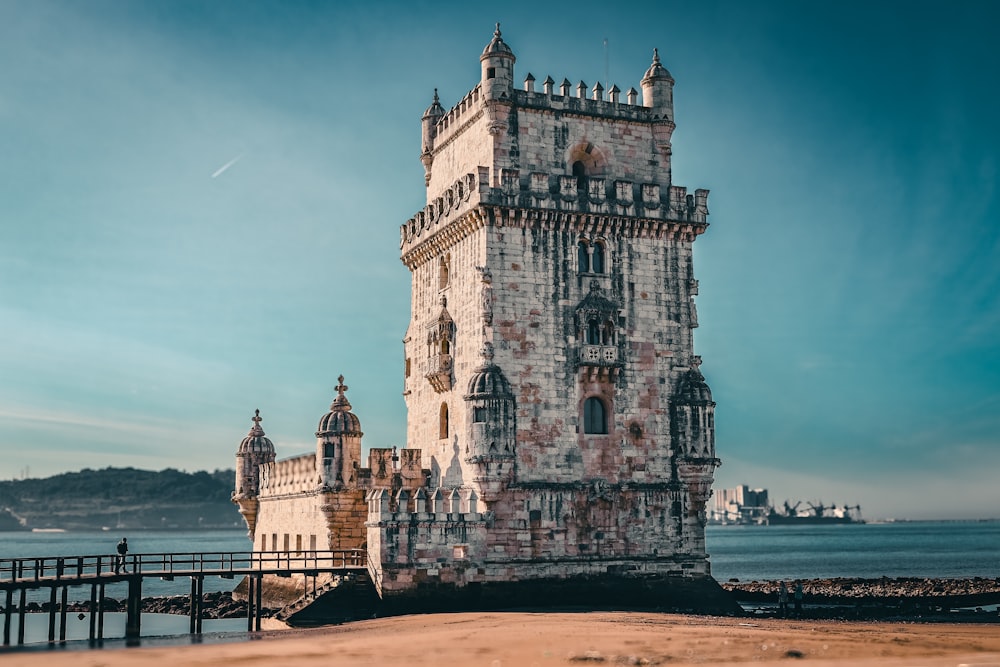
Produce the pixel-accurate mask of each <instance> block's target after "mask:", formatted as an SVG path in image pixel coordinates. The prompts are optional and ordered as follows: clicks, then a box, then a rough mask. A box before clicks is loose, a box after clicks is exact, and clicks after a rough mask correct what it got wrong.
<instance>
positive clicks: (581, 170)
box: [573, 160, 587, 195]
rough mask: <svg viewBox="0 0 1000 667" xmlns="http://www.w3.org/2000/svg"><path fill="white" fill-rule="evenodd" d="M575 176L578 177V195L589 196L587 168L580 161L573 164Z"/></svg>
mask: <svg viewBox="0 0 1000 667" xmlns="http://www.w3.org/2000/svg"><path fill="white" fill-rule="evenodd" d="M573 175H574V176H576V193H577V194H578V195H583V194H587V167H586V166H585V165H584V164H583V162H581V161H580V160H577V161H576V162H574V163H573Z"/></svg>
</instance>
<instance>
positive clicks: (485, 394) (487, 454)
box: [464, 342, 517, 508]
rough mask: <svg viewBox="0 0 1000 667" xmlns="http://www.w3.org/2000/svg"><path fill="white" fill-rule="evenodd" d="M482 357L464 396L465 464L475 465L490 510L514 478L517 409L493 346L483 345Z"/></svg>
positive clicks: (482, 495) (483, 497)
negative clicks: (466, 426)
mask: <svg viewBox="0 0 1000 667" xmlns="http://www.w3.org/2000/svg"><path fill="white" fill-rule="evenodd" d="M481 354H482V357H483V363H482V365H480V366H479V368H478V369H476V371H475V372H474V373H473V374H472V377H471V378H470V380H469V388H468V392H467V393H466V395H465V397H464V398H465V403H466V410H467V411H468V416H467V419H466V423H467V424H468V432H467V434H466V436H467V438H468V443H469V447H468V456H467V457H466V461H467V462H469V463H472V464H473V465H475V466H476V475H475V478H474V480H475V482H476V483H477V484H478V486H479V497H480V498H482V500H483V502H485V503H486V504H487V508H489V506H490V503H492V502H493V501H495V500H497V498H498V497H499V496H500V493H501V492H502V491H503V489H504V488H505V487H506V486H507V484H508V483H509V482H510V481H511V480H512V479H513V477H514V461H515V453H516V449H517V414H516V413H517V410H516V405H515V401H514V392H513V391H512V390H511V387H510V382H508V381H507V378H506V377H504V374H503V371H502V370H500V367H499V366H497V365H496V364H495V363H493V345H492V344H491V343H488V342H487V343H483V347H482V349H481Z"/></svg>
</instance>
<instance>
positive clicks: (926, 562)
mask: <svg viewBox="0 0 1000 667" xmlns="http://www.w3.org/2000/svg"><path fill="white" fill-rule="evenodd" d="M705 540H706V542H707V544H708V552H709V554H711V561H712V574H713V575H714V576H715V578H716V579H718V580H719V581H726V580H728V579H730V578H737V579H740V580H741V581H748V580H754V579H809V578H817V577H866V578H876V577H882V576H887V577H949V578H954V577H988V578H994V577H1000V521H992V522H914V523H882V524H848V525H825V526H824V525H819V526H816V525H814V526H708V528H707V530H706V536H705Z"/></svg>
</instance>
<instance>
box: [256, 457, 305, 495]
mask: <svg viewBox="0 0 1000 667" xmlns="http://www.w3.org/2000/svg"><path fill="white" fill-rule="evenodd" d="M261 473H262V474H261V484H260V497H261V498H268V497H274V496H285V495H290V494H297V493H310V492H313V491H315V489H316V486H317V482H318V477H317V473H316V455H315V454H302V455H300V456H294V457H292V458H288V459H282V460H281V461H275V462H274V463H269V464H265V465H262V466H261Z"/></svg>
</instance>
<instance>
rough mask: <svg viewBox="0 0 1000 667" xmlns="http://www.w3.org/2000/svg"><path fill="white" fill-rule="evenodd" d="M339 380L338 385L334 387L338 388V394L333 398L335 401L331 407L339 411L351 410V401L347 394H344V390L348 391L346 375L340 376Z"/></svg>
mask: <svg viewBox="0 0 1000 667" xmlns="http://www.w3.org/2000/svg"><path fill="white" fill-rule="evenodd" d="M337 382H338V384H337V386H336V387H334V389H336V390H337V396H336V398H334V399H333V403H331V404H330V409H331V410H339V411H345V410H350V409H351V402H350V401H348V400H347V397H346V396H344V392H345V391H347V385H346V384H344V376H343V375H340V376H338V377H337Z"/></svg>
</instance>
